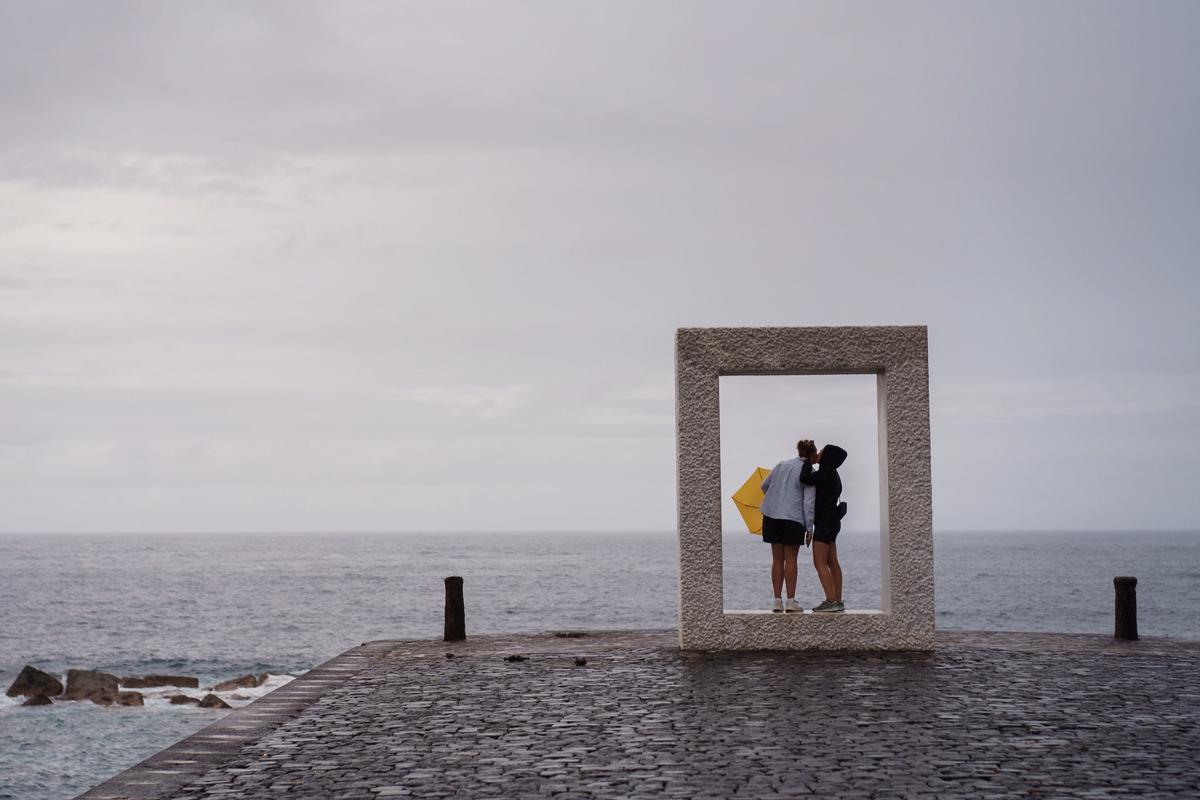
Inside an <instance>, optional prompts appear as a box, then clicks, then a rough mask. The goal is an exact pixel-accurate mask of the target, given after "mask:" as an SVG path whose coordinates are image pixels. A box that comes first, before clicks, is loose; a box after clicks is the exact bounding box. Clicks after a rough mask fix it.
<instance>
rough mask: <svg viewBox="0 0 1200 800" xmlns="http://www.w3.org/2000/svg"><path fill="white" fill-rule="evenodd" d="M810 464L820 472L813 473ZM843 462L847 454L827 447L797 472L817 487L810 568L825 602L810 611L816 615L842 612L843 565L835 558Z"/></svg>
mask: <svg viewBox="0 0 1200 800" xmlns="http://www.w3.org/2000/svg"><path fill="white" fill-rule="evenodd" d="M813 462H815V463H817V464H819V465H820V467H821V468H820V469H819V470H817V471H816V472H813V468H812V464H813ZM844 463H846V451H845V450H843V449H842V448H840V447H838V446H837V445H836V444H827V445H825V446H824V447H823V448H821V452H820V453H818V454H817V457H816V458H814V459H812V461H811V462H805V464H804V467H803V469H801V470H800V483H802V484H804V485H806V486H815V487H817V502H816V509H815V513H814V514H813V517H814V521H815V523H816V530H814V531H813V543H812V552H813V566H814V567H816V569H817V578H819V579H820V581H821V588H822V589H824V590H825V602H823V603H821V604H820V605H819V606H817V607H816V608H814V609H813V611H815V612H819V613H826V612H830V613H836V612H839V611H845V610H846V606H845V605H844V604H843V603H842V565H841V564H840V563H838V557H837V535H838V534H839V533H840V532H841V530H842V517H844V516H845V515H846V504H845V503H842V502H840V500H841V497H842V478H841V476H840V475H838V467H840V466H841V465H842V464H844Z"/></svg>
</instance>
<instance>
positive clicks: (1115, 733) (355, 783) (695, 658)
mask: <svg viewBox="0 0 1200 800" xmlns="http://www.w3.org/2000/svg"><path fill="white" fill-rule="evenodd" d="M447 654H451V655H452V656H453V657H447ZM510 656H524V657H525V658H524V660H520V659H510V658H509V657H510ZM1197 675H1200V643H1196V642H1178V641H1173V640H1165V639H1143V640H1142V641H1140V642H1117V641H1114V640H1112V639H1111V638H1108V637H1101V636H1081V635H1057V634H1013V633H946V632H939V633H938V634H937V647H936V649H935V650H933V651H932V652H922V653H904V652H886V653H885V652H880V653H839V652H768V651H744V652H720V653H717V652H688V651H680V650H679V648H678V636H677V633H676V632H675V631H658V632H644V631H643V632H609V633H596V632H593V633H589V634H587V635H586V636H582V637H574V638H570V637H564V636H559V635H553V634H545V635H530V636H477V637H472V638H470V639H468V640H467V641H465V642H454V643H450V644H447V643H444V642H440V641H405V642H399V641H397V642H372V643H369V644H366V645H363V646H362V647H359V648H355V649H353V650H350V651H348V652H347V653H345V654H343V655H341V656H339V657H338V658H335V659H333V660H332V661H330V662H329V663H328V664H325V665H323V666H322V667H320V668H318V669H315V670H313V671H311V672H309V673H307V674H306V675H304V676H302V677H301V678H299V679H297V680H296V681H294V682H292V683H290V684H288V685H287V686H285V687H282V688H280V689H278V690H276V691H275V692H274V693H272V694H270V695H267V696H266V697H264V698H262V699H261V700H259V701H257V702H255V703H253V704H251V705H249V706H246V707H245V708H242V709H239V710H237V711H234V712H232V713H230V714H229V715H228V716H226V717H225V718H223V719H222V720H220V721H219V722H216V723H214V724H213V725H211V726H209V727H208V728H205V729H204V730H202V731H200V732H199V733H197V734H195V735H193V736H191V737H189V738H187V739H185V740H183V741H182V742H180V743H179V744H177V745H175V746H174V747H171V748H168V749H167V750H165V751H163V752H161V753H159V754H157V755H155V756H153V757H152V758H150V759H148V760H146V761H145V762H143V763H142V764H140V765H138V766H136V767H134V768H132V769H130V770H127V771H126V772H123V773H121V774H120V775H117V776H116V777H115V778H113V779H111V780H109V781H107V782H106V783H104V784H102V785H100V786H98V787H96V788H95V789H92V790H91V791H89V792H87V793H85V794H83V795H81V797H82V798H87V800H101V799H103V800H118V798H120V799H121V800H135V799H136V800H147V799H149V798H155V799H156V800H157V799H158V798H174V799H176V800H200V798H211V799H213V800H215V799H216V798H227V799H229V800H232V799H235V798H236V799H239V800H240V799H241V798H284V797H287V798H313V799H314V800H315V799H316V798H321V800H331V799H333V798H343V799H344V800H351V798H362V800H372V799H373V798H383V797H463V798H466V797H491V796H495V797H558V798H585V797H590V798H627V797H633V798H638V797H647V798H648V797H664V796H666V797H685V798H719V797H720V798H723V797H775V796H783V797H799V796H810V795H811V796H819V797H826V798H835V797H836V798H873V797H877V798H885V797H930V798H935V797H936V798H947V797H963V798H967V797H969V798H986V797H997V798H999V797H1080V798H1082V797H1089V798H1091V797H1118V796H1122V797H1123V796H1131V795H1135V796H1145V797H1195V796H1197V795H1198V794H1200V758H1198V754H1200V689H1198V688H1197V683H1196V676H1197Z"/></svg>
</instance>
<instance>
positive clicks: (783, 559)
mask: <svg viewBox="0 0 1200 800" xmlns="http://www.w3.org/2000/svg"><path fill="white" fill-rule="evenodd" d="M796 454H797V455H796V458H789V459H786V460H784V461H780V462H779V463H778V464H776V465H775V469H773V470H771V474H770V475H768V476H767V478H766V480H764V481H763V482H762V490H763V500H762V504H761V505H760V506H759V509H758V510H759V511H761V512H762V515H763V529H762V533H763V541H764V542H766V543H767V544H769V545H771V586H772V588H773V589H774V590H775V607H774V608H772V609H771V610H772V611H776V612H779V611H790V612H797V611H798V612H803V611H804V609H803V608H801V607H800V605H799V604H798V603H797V602H796V557H797V555H798V554H799V552H800V547H801V545H805V544H808V541H809V540H810V539H811V538H812V532H813V525H814V520H815V517H814V513H813V507H814V504H815V503H816V490H815V489H814V488H812V487H805V486H802V485H801V483H800V474H801V472H802V471H803V469H804V467H805V466H806V465H807V464H808V460H809V459H810V458H813V457H815V456H816V454H817V446H816V445H815V444H814V443H813V441H812V440H811V439H801V440H800V441H799V442H797V443H796ZM785 581H786V582H787V596H788V601H787V607H786V608H785V607H784V605H783V598H782V597H781V596H780V595H781V593H782V590H783V584H784V582H785Z"/></svg>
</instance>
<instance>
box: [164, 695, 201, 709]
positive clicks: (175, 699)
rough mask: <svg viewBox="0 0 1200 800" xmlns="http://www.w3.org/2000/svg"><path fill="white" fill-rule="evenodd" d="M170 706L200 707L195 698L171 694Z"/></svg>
mask: <svg viewBox="0 0 1200 800" xmlns="http://www.w3.org/2000/svg"><path fill="white" fill-rule="evenodd" d="M171 705H173V706H186V705H193V706H198V705H200V700H199V699H198V698H195V697H188V696H187V695H186V694H173V695H171Z"/></svg>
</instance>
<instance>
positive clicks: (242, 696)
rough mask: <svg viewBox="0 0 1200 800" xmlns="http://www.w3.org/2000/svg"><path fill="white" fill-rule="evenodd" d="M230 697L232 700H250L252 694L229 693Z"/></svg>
mask: <svg viewBox="0 0 1200 800" xmlns="http://www.w3.org/2000/svg"><path fill="white" fill-rule="evenodd" d="M229 699H230V700H249V699H250V695H247V694H242V693H241V692H238V693H237V694H231V695H229Z"/></svg>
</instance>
